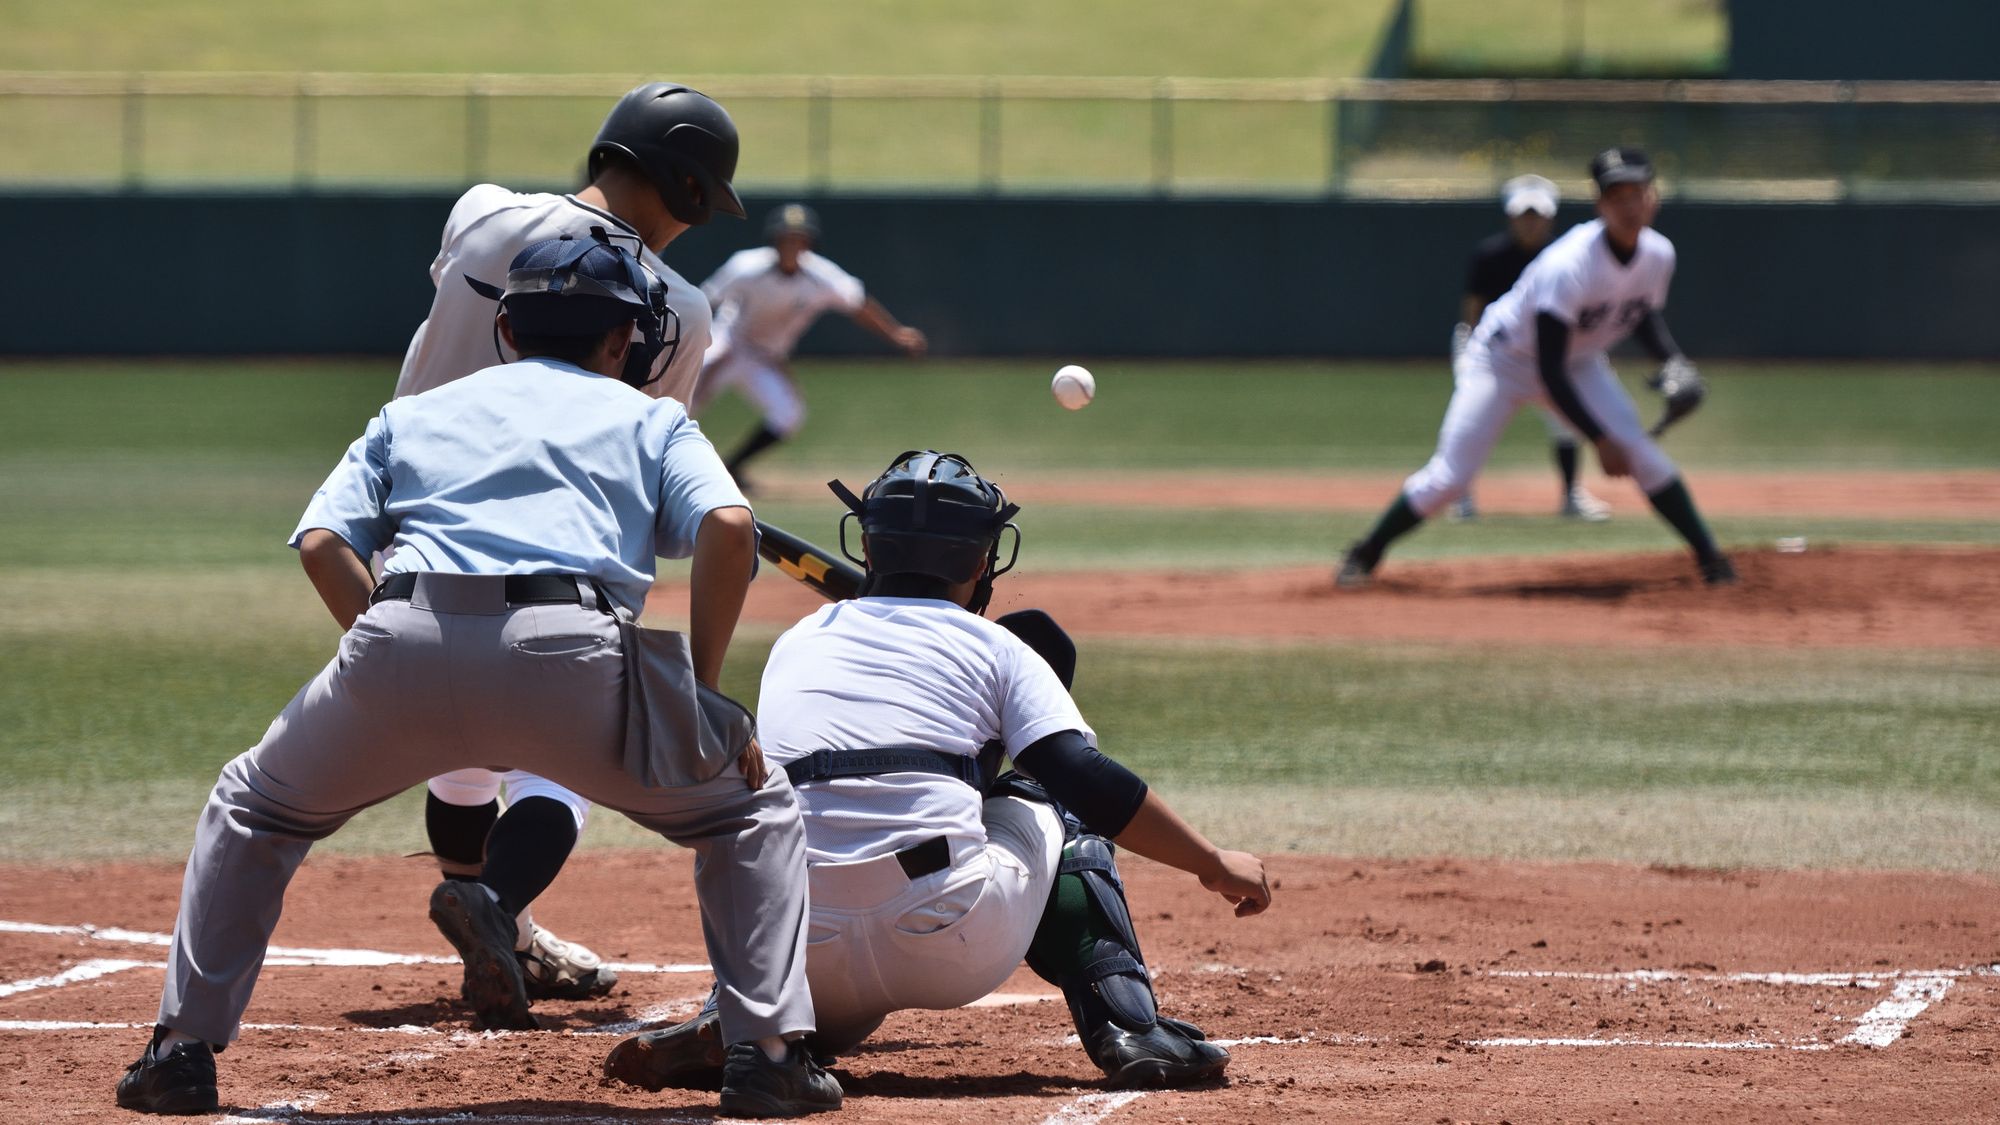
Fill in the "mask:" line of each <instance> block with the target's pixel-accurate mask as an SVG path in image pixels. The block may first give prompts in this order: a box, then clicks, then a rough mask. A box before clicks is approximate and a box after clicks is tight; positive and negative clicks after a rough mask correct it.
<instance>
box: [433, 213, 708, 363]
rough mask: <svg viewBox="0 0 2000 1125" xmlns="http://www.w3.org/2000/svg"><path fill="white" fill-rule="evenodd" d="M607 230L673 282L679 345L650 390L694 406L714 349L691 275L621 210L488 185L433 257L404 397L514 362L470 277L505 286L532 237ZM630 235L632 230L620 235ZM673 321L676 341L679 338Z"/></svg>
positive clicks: (449, 224)
mask: <svg viewBox="0 0 2000 1125" xmlns="http://www.w3.org/2000/svg"><path fill="white" fill-rule="evenodd" d="M592 227H602V228H604V231H605V233H606V234H608V235H611V236H613V238H612V241H613V242H615V243H616V244H617V245H618V247H619V248H620V249H622V250H626V251H629V252H630V253H632V254H633V255H634V256H636V257H637V258H638V259H639V261H640V263H641V264H643V265H644V266H645V267H646V268H647V269H649V270H652V271H653V272H654V273H656V274H658V275H659V276H660V280H662V281H664V282H666V284H667V305H668V307H669V308H671V309H673V310H674V314H675V317H676V318H678V320H679V323H680V343H679V345H678V346H676V347H670V348H666V349H663V350H662V351H661V353H660V358H659V359H657V360H656V361H655V373H656V374H658V373H660V372H662V371H664V374H661V375H660V378H659V379H657V380H656V381H654V382H653V383H652V384H651V385H649V386H647V387H646V388H645V390H646V393H648V394H650V395H652V396H653V397H654V398H671V399H675V400H677V401H679V402H682V403H686V402H687V401H688V396H689V395H691V394H692V393H693V392H694V385H695V380H696V379H698V378H700V376H701V354H702V352H703V351H705V350H706V349H707V347H708V333H709V310H708V302H707V301H706V300H704V299H703V298H702V295H701V292H700V291H699V290H697V289H696V288H695V287H694V286H693V285H691V284H689V283H688V282H687V280H686V279H685V278H683V277H681V275H680V274H677V273H675V272H674V271H673V270H671V269H669V268H668V267H667V264H666V263H665V262H662V261H661V260H660V257H659V255H657V254H655V253H653V252H652V251H651V250H650V249H648V248H646V246H645V245H643V244H642V243H641V242H640V241H639V237H638V235H637V234H636V233H634V232H633V230H632V228H631V227H630V226H629V225H627V224H626V223H625V222H624V221H623V220H621V219H619V218H618V217H617V216H616V215H613V214H611V213H610V212H608V211H600V210H598V209H597V208H595V207H592V206H590V205H589V204H587V203H584V202H582V201H580V200H578V199H577V198H576V197H575V196H573V195H551V194H549V193H546V192H536V193H532V194H523V193H521V192H514V191H508V190H507V189H506V188H503V187H500V186H499V185H497V184H480V185H478V186H476V187H474V188H472V189H471V190H469V191H467V192H466V193H465V194H464V195H462V196H460V197H459V200H458V203H457V204H455V205H454V206H453V207H452V209H451V217H450V218H448V219H446V220H445V224H444V240H443V245H442V246H441V247H440V248H439V250H438V255H437V258H436V260H434V261H432V262H431V282H432V284H434V285H436V286H437V295H436V296H435V297H434V298H432V300H431V315H430V317H429V318H428V319H426V320H425V321H424V322H423V323H422V324H420V325H418V326H417V334H416V335H415V336H413V337H411V338H410V347H409V350H408V351H407V352H405V353H404V355H403V370H402V373H401V374H400V375H398V376H397V377H396V397H397V398H402V397H403V396H405V395H413V394H419V393H421V392H423V391H428V390H430V389H431V388H432V387H439V386H443V385H444V384H446V383H449V382H451V381H452V380H453V379H462V378H464V377H465V376H467V375H470V374H472V373H473V372H474V371H478V370H480V369H481V368H485V367H492V366H493V365H494V364H497V363H511V362H513V360H514V358H515V357H514V356H513V354H512V353H511V352H508V351H507V350H506V345H505V344H498V345H497V346H498V347H499V348H500V349H501V350H500V351H499V352H496V351H495V350H494V349H495V347H496V343H497V339H498V338H497V337H496V335H495V334H494V330H493V318H494V314H496V313H498V312H499V311H500V307H499V304H498V302H496V301H494V300H493V299H491V298H489V297H483V296H480V295H479V293H477V292H475V291H474V290H473V288H472V287H471V286H470V285H467V284H466V283H465V279H466V278H467V277H471V278H474V279H475V280H478V281H482V282H485V283H486V284H488V285H492V286H494V287H496V288H499V287H504V286H505V285H506V284H507V265H508V263H509V262H512V261H513V260H514V255H515V254H518V253H520V252H521V249H522V248H523V247H525V246H527V245H528V244H529V243H532V242H540V241H542V240H543V239H548V238H561V237H562V236H563V235H569V236H571V237H572V238H589V237H590V228H592ZM620 235H623V236H624V237H622V238H621V237H618V236H620ZM673 336H674V333H673V319H671V318H670V319H669V321H668V331H667V338H668V339H670V340H671V339H673Z"/></svg>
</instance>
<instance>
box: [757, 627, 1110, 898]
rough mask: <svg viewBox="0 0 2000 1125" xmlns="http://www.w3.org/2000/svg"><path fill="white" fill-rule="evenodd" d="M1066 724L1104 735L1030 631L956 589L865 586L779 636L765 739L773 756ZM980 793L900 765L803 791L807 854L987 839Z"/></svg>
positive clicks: (997, 735)
mask: <svg viewBox="0 0 2000 1125" xmlns="http://www.w3.org/2000/svg"><path fill="white" fill-rule="evenodd" d="M1065 730H1074V731H1079V732H1081V733H1082V734H1083V735H1084V736H1085V737H1086V738H1091V739H1092V740H1093V741H1094V740H1095V736H1094V735H1093V733H1092V732H1091V730H1090V728H1089V727H1088V726H1086V725H1085V724H1084V721H1083V716H1082V715H1081V714H1080V713H1078V711H1077V708H1076V704H1075V702H1073V701H1072V700H1071V699H1070V697H1069V692H1068V691H1067V690H1066V689H1064V687H1063V685H1062V681H1061V680H1060V679H1058V678H1057V677H1056V674H1055V671H1054V670H1053V669H1051V668H1050V667H1049V665H1048V662H1047V661H1045V660H1043V659H1042V658H1041V656H1040V654H1038V653H1036V652H1035V650H1034V649H1032V648H1029V647H1028V646H1027V644H1026V643H1025V642H1023V641H1022V640H1021V639H1020V638H1019V637H1016V636H1015V635H1014V634H1012V633H1010V632H1008V631H1007V630H1006V629H1004V628H1002V627H1000V626H999V625H996V624H994V623H993V622H991V621H988V620H986V619H985V618H983V617H980V616H978V615H977V614H973V613H968V612H967V611H965V610H964V609H962V608H960V607H959V606H957V605H954V604H953V603H951V602H945V601H936V600H932V599H928V598H861V599H857V600H853V601H845V602H839V603H836V604H834V605H829V606H826V607H824V608H822V609H820V610H819V611H818V612H816V613H814V614H813V615H812V616H810V617H808V618H806V619H805V620H803V621H801V622H799V623H798V624H797V625H795V626H793V627H792V628H791V629H790V630H789V631H787V632H786V633H785V635H784V636H782V637H779V638H778V642H777V644H776V645H774V646H772V648H771V658H770V661H769V662H768V663H767V664H765V665H764V682H763V690H762V691H761V693H760V694H759V695H758V702H757V735H758V742H759V743H760V744H761V745H762V746H763V748H764V756H765V757H766V758H769V759H770V760H771V761H772V763H773V764H774V765H780V766H782V765H783V764H785V763H786V762H790V761H793V760H795V759H798V758H802V757H804V756H806V755H807V754H810V753H812V752H813V751H815V750H868V749H889V748H911V747H918V748H922V749H926V750H935V751H939V752H942V753H946V754H963V755H966V756H967V757H976V756H977V755H978V754H979V751H980V748H981V747H983V746H984V745H985V744H986V743H987V742H989V741H992V740H996V739H997V740H1000V741H1002V742H1004V743H1005V745H1006V747H1007V752H1008V753H1009V754H1010V755H1011V754H1013V753H1016V752H1018V751H1020V750H1022V749H1025V748H1026V747H1028V746H1030V745H1032V744H1033V743H1035V742H1037V741H1039V740H1040V739H1043V738H1046V737H1047V736H1049V735H1051V734H1056V733H1059V732H1061V731H1065ZM980 800H981V798H980V795H979V793H978V792H977V791H976V790H974V789H973V788H972V787H971V786H969V785H967V784H965V783H964V782H961V781H956V780H953V779H951V778H947V777H940V776H936V775H932V774H918V773H898V774H884V775H878V776H874V777H856V778H836V779H833V780H829V781H819V782H814V783H813V784H811V785H806V786H802V787H801V788H800V790H799V805H800V807H801V808H802V810H803V811H804V813H805V819H806V857H807V860H808V862H811V863H841V862H848V861H853V860H859V859H866V858H870V857H874V856H881V855H885V854H887V853H890V852H894V851H898V850H900V849H902V848H906V847H909V846H911V845H913V844H916V843H919V842H921V841H923V840H926V839H929V838H930V837H933V836H940V835H942V836H948V837H954V838H957V839H959V840H962V841H968V842H971V843H974V844H977V843H980V842H983V841H984V840H985V839H986V830H985V828H984V827H982V824H981V816H980Z"/></svg>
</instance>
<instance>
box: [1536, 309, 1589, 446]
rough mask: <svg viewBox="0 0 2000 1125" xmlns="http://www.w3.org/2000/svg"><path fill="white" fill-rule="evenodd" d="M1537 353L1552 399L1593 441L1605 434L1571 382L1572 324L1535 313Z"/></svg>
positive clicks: (1553, 316)
mask: <svg viewBox="0 0 2000 1125" xmlns="http://www.w3.org/2000/svg"><path fill="white" fill-rule="evenodd" d="M1535 353H1536V360H1537V362H1538V363H1539V365H1540V368H1541V372H1542V386H1544V387H1546V388H1548V392H1549V401H1550V402H1553V403H1555V404H1556V409H1558V410H1560V411H1562V412H1563V417H1565V418H1568V419H1569V420H1570V423H1571V424H1572V425H1574V426H1575V427H1576V428H1577V432H1578V433H1581V434H1582V435H1583V436H1584V437H1586V438H1588V439H1590V440H1591V441H1596V440H1597V439H1598V438H1601V437H1603V436H1604V427H1602V426H1600V425H1598V424H1597V419H1595V418H1592V417H1591V416H1590V411H1588V410H1586V409H1584V406H1583V400H1582V399H1580V398H1578V397H1576V388H1575V387H1573V386H1571V385H1570V382H1569V325H1567V324H1565V323H1563V320H1562V318H1561V317H1558V316H1555V315H1552V314H1550V313H1537V314H1536V315H1535Z"/></svg>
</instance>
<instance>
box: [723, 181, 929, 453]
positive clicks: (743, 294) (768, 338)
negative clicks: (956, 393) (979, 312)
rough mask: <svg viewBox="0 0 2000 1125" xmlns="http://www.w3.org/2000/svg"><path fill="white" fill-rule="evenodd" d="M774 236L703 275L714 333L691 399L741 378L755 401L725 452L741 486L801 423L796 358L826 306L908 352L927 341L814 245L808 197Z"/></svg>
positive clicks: (790, 206)
mask: <svg viewBox="0 0 2000 1125" xmlns="http://www.w3.org/2000/svg"><path fill="white" fill-rule="evenodd" d="M764 237H765V239H766V240H768V241H769V243H770V245H768V246H758V247H753V248H751V249H749V250H739V251H737V252H736V253H735V254H733V255H731V256H730V258H729V260H728V261H726V262H724V263H722V267H721V268H720V269H718V270H716V271H715V273H714V274H712V275H710V277H709V279H708V280H707V281H704V282H702V283H701V289H702V292H703V293H705V294H707V295H708V299H709V301H710V302H711V303H712V304H713V305H714V307H715V332H714V342H713V343H711V344H710V345H709V347H708V353H707V355H705V356H704V357H703V359H702V374H701V383H700V385H699V386H697V387H696V388H695V398H694V401H693V403H692V404H691V405H692V407H693V411H694V414H695V416H696V417H699V416H701V414H702V413H703V412H704V411H706V410H707V408H708V404H709V403H711V402H713V401H715V396H716V395H718V394H721V393H722V392H723V391H724V390H727V389H730V388H735V390H736V391H737V392H738V393H740V394H741V395H742V396H743V397H744V398H746V399H748V400H749V401H750V405H751V406H753V407H755V408H756V410H757V428H756V429H755V430H753V431H751V433H750V435H749V436H748V437H746V438H744V439H743V443H742V444H741V445H739V446H737V447H736V450H735V452H733V453H731V454H730V455H729V456H728V457H727V458H725V459H724V464H726V465H728V466H729V473H730V475H731V476H733V477H735V478H736V483H737V485H738V486H740V487H742V488H744V489H746V490H748V489H749V488H750V484H749V478H748V477H747V476H746V475H745V474H744V466H745V465H747V464H748V463H749V462H750V459H751V458H753V457H755V456H757V455H758V454H760V453H762V452H764V451H765V450H767V449H769V448H771V447H772V446H774V445H776V444H778V443H779V442H781V441H784V440H785V439H787V438H789V437H791V436H792V435H793V434H796V433H798V432H799V428H800V427H801V426H803V425H805V421H806V403H805V398H804V396H802V395H801V394H800V393H799V384H798V380H797V379H796V378H795V377H793V375H792V372H791V368H790V366H789V365H790V361H791V358H792V349H793V348H796V347H797V346H798V343H799V337H800V336H803V335H805V331H806V329H808V328H810V327H812V323H813V321H815V320H818V319H819V317H820V314H821V313H823V312H827V311H829V310H838V311H840V312H844V313H846V314H847V315H848V316H850V317H852V318H854V323H856V324H859V325H861V326H862V327H863V328H866V329H868V330H869V331H871V332H874V333H875V334H876V335H878V336H880V337H882V338H883V339H884V340H887V341H889V342H890V343H891V344H894V345H895V346H897V347H898V348H901V349H902V350H903V353H904V354H905V355H909V356H911V357H916V356H921V355H923V354H924V352H925V351H926V350H927V349H928V348H929V346H930V343H929V341H928V340H926V339H925V338H924V334H923V333H922V332H920V331H918V330H917V329H915V328H911V327H909V326H907V325H905V324H902V323H901V322H899V321H897V319H896V318H895V316H893V315H892V314H891V313H890V312H889V310H888V309H886V308H884V307H883V305H882V302H880V301H878V300H876V299H875V298H873V297H870V296H869V295H868V294H867V292H866V291H865V290H864V289H863V288H862V286H861V282H860V281H858V280H857V279H856V278H855V277H854V276H853V275H852V274H849V273H848V272H847V271H846V270H843V269H841V268H840V267H839V266H837V265H834V264H833V263H832V262H831V261H828V260H827V259H826V258H825V257H823V256H821V255H820V254H818V253H816V252H814V250H813V244H814V243H816V242H818V241H819V216H817V215H815V214H813V211H812V208H810V207H807V206H806V205H805V204H803V203H787V204H785V205H784V206H782V207H779V208H778V209H777V210H775V211H773V212H771V217H770V218H769V219H767V220H766V221H765V223H764Z"/></svg>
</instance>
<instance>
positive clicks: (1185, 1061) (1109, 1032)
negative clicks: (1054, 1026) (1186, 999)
mask: <svg viewBox="0 0 2000 1125" xmlns="http://www.w3.org/2000/svg"><path fill="white" fill-rule="evenodd" d="M1084 1048H1085V1050H1087V1051H1089V1053H1090V1061H1092V1062H1094V1063H1096V1064H1097V1066H1098V1069H1100V1070H1102V1071H1104V1073H1105V1075H1106V1076H1107V1077H1108V1078H1109V1079H1110V1083H1111V1085H1112V1086H1113V1087H1116V1088H1118V1089H1132V1088H1134V1087H1140V1086H1190V1085H1194V1084H1197V1083H1201V1082H1213V1081H1216V1080H1218V1079H1220V1078H1221V1077H1222V1071H1223V1069H1224V1068H1225V1067H1227V1066H1228V1065H1229V1052H1228V1051H1225V1050H1223V1049H1222V1048H1220V1047H1218V1046H1216V1045H1215V1044H1213V1043H1210V1042H1208V1040H1207V1038H1206V1037H1205V1036H1203V1035H1202V1033H1201V1029H1199V1028H1197V1027H1195V1026H1194V1025H1193V1024H1190V1023H1183V1022H1182V1021H1180V1020H1175V1019H1168V1018H1166V1017H1165V1016H1161V1017H1159V1022H1158V1023H1157V1024H1155V1025H1154V1026H1153V1027H1152V1028H1151V1029H1149V1030H1147V1031H1143V1032H1134V1031H1128V1030H1126V1029H1125V1028H1122V1027H1119V1026H1118V1025H1117V1024H1115V1023H1105V1024H1103V1025H1101V1026H1099V1027H1096V1028H1093V1029H1092V1035H1091V1041H1090V1042H1089V1043H1086V1044H1084Z"/></svg>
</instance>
